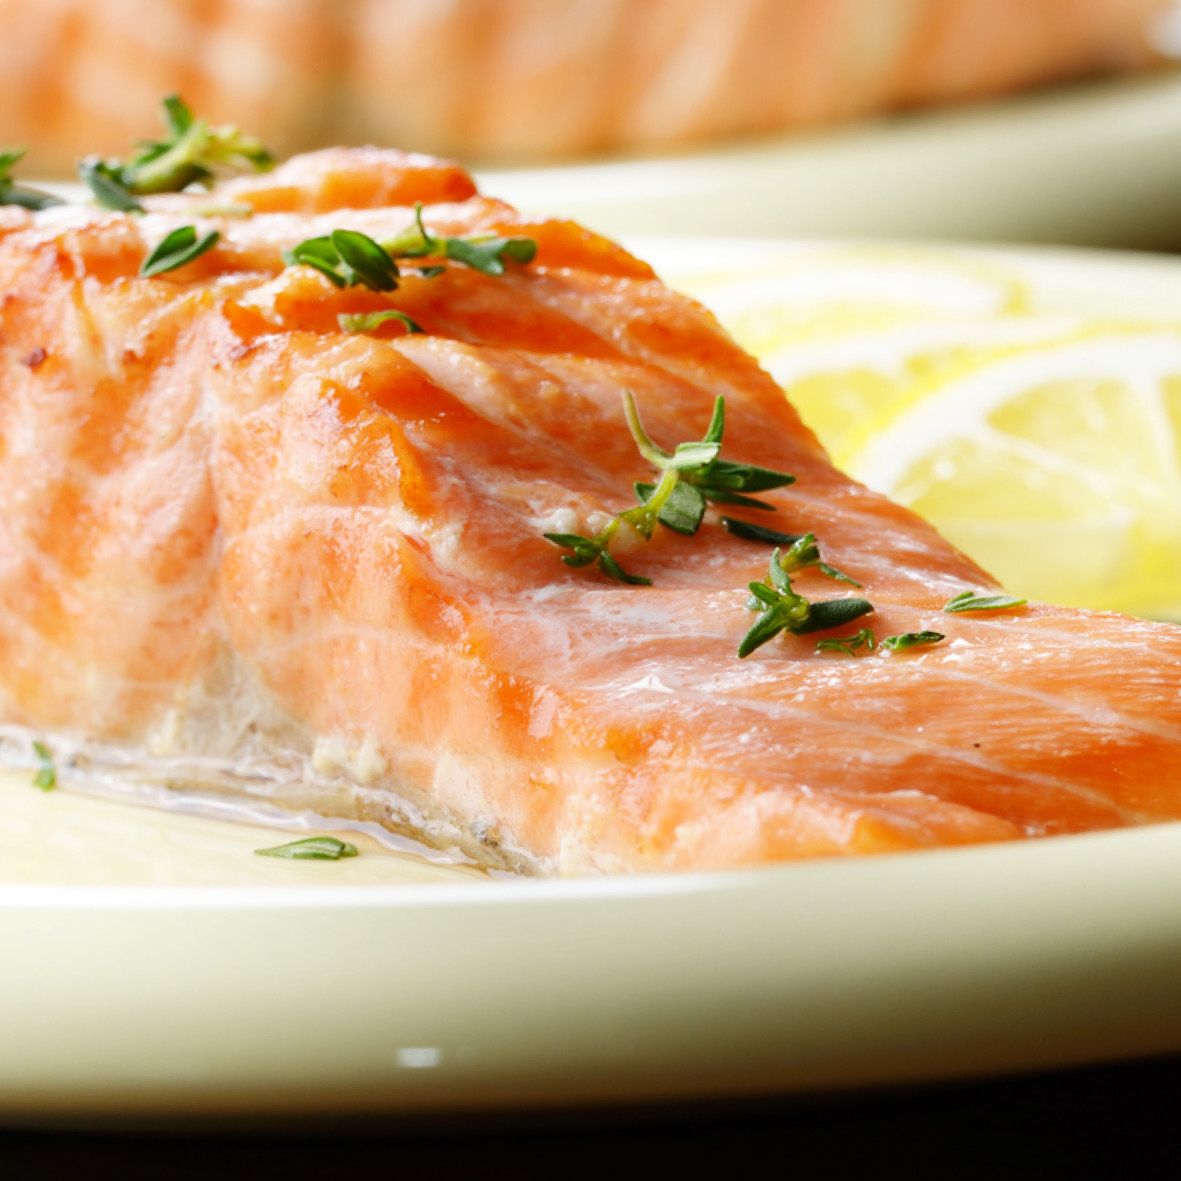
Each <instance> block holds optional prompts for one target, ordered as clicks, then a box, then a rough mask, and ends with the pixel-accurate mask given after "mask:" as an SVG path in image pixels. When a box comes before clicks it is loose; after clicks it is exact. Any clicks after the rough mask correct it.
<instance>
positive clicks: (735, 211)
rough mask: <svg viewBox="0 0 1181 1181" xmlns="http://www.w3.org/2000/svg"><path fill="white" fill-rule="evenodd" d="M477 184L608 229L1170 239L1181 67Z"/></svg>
mask: <svg viewBox="0 0 1181 1181" xmlns="http://www.w3.org/2000/svg"><path fill="white" fill-rule="evenodd" d="M481 182H482V185H483V187H484V188H485V190H486V191H487V192H489V193H495V194H496V195H497V196H500V197H505V198H507V199H508V200H510V201H513V202H515V203H517V204H519V205H520V206H521V207H522V208H523V209H526V210H529V211H532V212H537V213H553V212H554V211H556V210H560V211H562V212H563V214H564V215H565V216H568V217H574V218H576V219H578V220H579V221H583V222H585V223H587V224H588V225H591V226H593V227H594V228H595V229H598V230H600V231H601V232H603V233H606V234H614V235H629V234H706V235H716V234H729V235H742V236H768V235H770V236H778V235H784V234H806V235H810V236H814V235H821V236H826V235H859V236H860V235H868V236H873V237H883V236H889V237H905V238H930V237H947V238H979V239H989V240H993V241H998V240H999V241H1014V242H1016V241H1023V242H1030V241H1043V242H1070V243H1075V244H1079V245H1084V244H1085V245H1103V246H1125V247H1161V246H1165V245H1172V246H1181V209H1179V207H1178V203H1177V193H1178V191H1181V72H1179V71H1177V70H1170V71H1165V72H1163V73H1160V74H1155V75H1149V76H1145V77H1137V78H1123V79H1117V80H1113V81H1102V82H1090V83H1083V84H1078V85H1074V86H1068V87H1061V88H1057V89H1053V90H1048V91H1043V92H1038V93H1034V94H1028V95H1023V96H1021V97H1018V98H1012V99H1008V100H1002V101H997V102H989V103H981V104H976V105H972V106H968V107H963V108H960V109H951V110H947V109H944V110H939V111H934V112H929V113H921V114H913V115H906V116H901V117H894V118H885V119H881V120H878V121H874V122H869V123H859V124H855V125H852V126H849V127H844V128H822V129H819V130H817V131H815V132H812V133H808V134H795V135H790V136H784V137H781V138H773V139H767V140H753V141H749V142H748V143H743V144H738V145H736V146H733V147H728V148H722V149H718V148H713V149H708V150H703V151H698V152H693V153H688V154H685V155H670V156H665V157H656V158H638V159H634V160H620V161H611V162H606V163H601V164H574V165H568V166H565V167H547V168H526V169H516V170H501V171H495V172H491V171H490V172H487V173H484V174H483V175H482V176H481Z"/></svg>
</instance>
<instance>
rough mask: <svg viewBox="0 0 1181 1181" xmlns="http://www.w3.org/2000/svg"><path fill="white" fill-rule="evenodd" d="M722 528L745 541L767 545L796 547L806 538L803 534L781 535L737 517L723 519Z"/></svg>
mask: <svg viewBox="0 0 1181 1181" xmlns="http://www.w3.org/2000/svg"><path fill="white" fill-rule="evenodd" d="M722 528H723V529H725V530H726V532H727V533H732V534H734V536H735V537H741V538H742V540H743V541H761V542H763V543H764V544H765V545H795V543H796V542H797V541H799V540H800V538H801V537H803V536H804V534H802V533H780V532H779V530H778V529H768V528H766V526H764V525H755V524H752V523H751V522H750V521H740V520H738V519H737V518H736V517H723V518H722Z"/></svg>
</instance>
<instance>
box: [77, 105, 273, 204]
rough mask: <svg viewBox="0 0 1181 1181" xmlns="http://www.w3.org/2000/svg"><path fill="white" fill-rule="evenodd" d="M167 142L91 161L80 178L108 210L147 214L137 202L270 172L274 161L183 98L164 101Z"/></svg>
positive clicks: (262, 149) (252, 141)
mask: <svg viewBox="0 0 1181 1181" xmlns="http://www.w3.org/2000/svg"><path fill="white" fill-rule="evenodd" d="M163 107H164V124H165V127H166V128H167V130H168V134H167V136H166V137H165V138H163V139H159V140H144V141H142V142H141V143H140V146H139V150H138V151H137V152H136V153H135V154H134V155H133V156H131V158H130V159H128V160H126V161H123V160H103V159H101V158H100V157H98V156H88V157H87V158H86V159H85V160H83V161H82V162H81V163H80V164H79V166H78V175H79V176H80V177H81V178H82V180H83V182H84V183H85V184H86V185H87V186H88V187H89V188H90V191H91V193H92V194H93V195H94V199H95V201H97V202H98V204H99V205H101V206H102V207H103V208H104V209H115V210H119V211H120V212H123V213H142V212H143V205H141V204H140V202H139V201H138V200H137V199H136V198H137V197H140V196H144V195H146V194H149V193H179V192H181V191H182V190H184V189H187V188H188V187H189V186H190V185H193V184H199V185H205V186H206V187H208V186H209V185H210V184H211V182H212V181H213V180H214V178H215V177H216V176H217V175H219V174H225V173H234V172H265V171H266V170H267V169H269V168H271V167H273V165H274V158H273V157H272V156H271V154H270V152H268V151H267V149H266V148H265V147H264V146H263V145H262V143H261V142H260V141H259V140H257V139H255V138H254V137H253V136H250V135H243V134H242V132H240V131H239V130H238V129H237V128H236V127H229V126H224V127H213V126H211V125H210V124H209V123H207V122H206V121H205V120H204V119H198V118H196V117H195V116H194V115H193V112H192V111H190V110H189V108H188V106H186V105H185V103H184V101H183V100H182V99H181V98H180V97H179V96H178V95H175V94H173V95H170V96H169V97H168V98H166V99H164V102H163Z"/></svg>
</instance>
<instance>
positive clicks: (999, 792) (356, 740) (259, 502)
mask: <svg viewBox="0 0 1181 1181" xmlns="http://www.w3.org/2000/svg"><path fill="white" fill-rule="evenodd" d="M416 201H419V202H423V203H424V205H425V212H424V216H425V219H426V224H427V225H428V226H429V227H430V228H431V229H432V230H433V231H434V232H436V233H444V234H461V233H464V234H466V233H475V232H496V233H505V234H514V235H527V236H531V237H533V238H535V239H536V241H537V242H538V246H539V249H538V255H537V258H536V260H535V261H534V262H532V263H530V264H528V265H526V266H514V267H510V268H509V270H508V272H507V273H506V274H504V275H503V276H499V277H497V276H491V275H485V274H481V273H478V272H477V271H475V270H471V269H468V268H465V267H462V266H458V265H453V266H451V267H450V268H449V269H448V270H447V271H446V273H444V274H442V275H439V276H437V277H435V278H420V277H416V276H413V275H407V276H406V277H404V279H403V282H402V285H401V287H400V288H399V289H398V290H397V291H396V292H394V293H392V294H378V293H375V292H372V291H368V290H365V289H363V288H349V289H344V290H340V289H337V288H336V287H334V286H333V285H332V284H331V283H330V282H329V281H328V280H327V279H326V278H325V277H324V276H322V275H321V274H320V273H318V272H317V271H315V270H313V269H311V268H309V267H306V266H284V264H283V261H282V259H281V253H280V252H281V250H282V249H284V248H288V247H291V246H293V245H294V244H295V243H297V242H300V241H302V240H303V239H306V238H308V237H310V236H313V235H316V234H322V233H325V232H327V231H329V230H331V229H334V228H342V227H343V228H349V229H354V230H359V231H362V232H364V233H367V234H369V235H371V236H373V237H374V238H377V239H386V238H389V237H391V236H393V235H395V234H396V233H397V232H398V231H400V230H402V229H404V228H405V227H406V226H407V224H408V223H409V222H410V221H411V218H412V209H411V205H412V204H413V203H414V202H416ZM147 203H148V206H149V212H148V213H147V214H146V215H145V216H143V217H138V218H137V217H131V216H127V215H123V214H118V213H105V212H99V211H96V210H93V209H89V208H82V207H59V208H55V209H50V210H47V211H44V212H41V213H37V214H31V213H27V212H25V211H23V210H18V209H13V208H7V209H2V210H0V723H2V733H3V742H2V743H0V752H2V756H0V757H3V759H4V760H5V761H6V762H8V763H10V764H13V765H25V766H28V765H30V760H31V741H32V740H33V739H34V738H36V739H39V740H43V741H45V742H47V743H48V744H49V745H50V746H51V747H52V748H53V750H54V751H55V753H56V754H57V756H58V759H59V763H60V764H61V767H62V777H63V779H64V780H65V781H66V782H67V783H68V781H69V779H70V777H71V776H72V775H75V774H79V773H81V772H83V771H85V772H87V773H90V774H106V775H108V776H112V777H113V778H114V779H116V780H118V781H122V782H132V781H145V782H153V783H162V784H165V785H168V786H172V787H186V788H191V787H196V788H200V789H203V790H207V791H215V792H225V793H232V794H245V795H249V796H252V797H257V798H265V799H268V800H271V801H273V802H276V803H278V804H280V805H281V806H284V807H287V808H292V809H295V808H305V807H312V808H315V809H318V810H319V811H321V812H322V813H326V814H331V815H334V816H342V817H350V818H352V817H355V818H363V819H366V820H376V821H378V822H380V823H382V824H384V825H387V826H389V827H390V828H393V829H398V830H409V831H413V832H416V833H419V834H422V835H425V836H426V837H427V838H428V839H430V840H432V841H435V842H438V843H444V844H446V843H458V844H460V845H462V846H463V847H465V848H467V849H468V850H469V851H472V852H473V853H474V854H475V855H476V856H478V857H479V858H480V859H482V860H483V861H485V862H487V863H490V864H502V865H509V866H512V867H515V868H518V869H523V870H528V871H534V872H542V873H555V872H556V873H576V872H584V871H609V872H610V871H627V870H644V869H668V868H683V867H704V866H735V865H745V864H754V863H760V862H766V861H774V860H779V859H786V858H797V857H807V856H815V855H829V854H848V853H871V852H878V851H885V850H897V849H908V848H918V847H927V846H937V845H956V844H962V843H971V842H981V841H996V840H1005V839H1010V838H1021V837H1034V836H1043V835H1048V834H1054V833H1069V832H1078V831H1083V830H1088V829H1097V828H1108V827H1115V826H1120V825H1131V824H1140V823H1146V822H1151V821H1159V820H1166V819H1175V818H1181V628H1177V627H1174V626H1170V625H1165V624H1154V623H1149V622H1145V621H1143V620H1138V619H1131V618H1125V617H1122V616H1120V615H1115V614H1098V613H1091V612H1085V611H1078V610H1067V609H1062V608H1056V607H1051V606H1043V605H1032V606H1030V607H1028V608H1025V609H1021V610H1016V611H1009V612H1005V613H997V614H979V615H971V614H967V615H950V614H945V613H943V612H942V611H941V606H942V604H943V603H944V602H945V601H946V600H948V599H949V598H950V597H951V596H952V595H954V594H956V593H957V592H959V591H962V590H963V589H965V588H966V587H971V588H976V589H985V590H987V589H988V588H992V587H993V586H994V584H993V583H992V581H991V580H990V579H989V578H988V576H987V575H986V574H984V573H983V572H982V571H981V570H979V569H978V568H977V567H976V566H974V565H973V564H972V563H971V562H970V561H969V560H968V559H967V558H965V557H964V556H963V555H962V554H960V553H958V552H957V551H956V550H954V549H953V548H952V547H951V546H949V545H948V544H947V543H945V542H944V541H943V540H941V539H940V538H939V537H938V536H937V535H936V533H935V532H934V531H933V530H932V529H931V528H930V527H929V526H928V525H926V524H924V523H923V522H922V521H921V520H919V519H918V518H917V517H915V516H914V515H912V514H911V513H909V512H908V511H906V510H904V509H902V508H899V507H897V506H895V505H893V504H891V503H889V502H888V501H886V500H885V499H883V498H882V497H881V496H878V495H876V494H874V493H872V492H870V491H868V490H867V489H865V488H863V487H861V486H860V485H858V484H856V483H854V482H853V481H851V480H849V479H848V478H847V477H845V476H843V475H842V474H841V473H839V472H838V471H836V470H835V469H834V468H833V467H832V466H831V465H830V463H829V461H828V459H827V457H826V456H825V454H824V452H823V451H822V449H821V448H820V446H819V445H818V444H817V442H816V440H815V439H814V437H813V436H812V435H811V434H810V433H809V432H808V431H807V430H806V429H805V428H804V427H803V426H802V425H801V423H800V422H799V420H798V418H797V417H796V415H795V413H794V411H793V410H792V408H791V407H790V406H789V405H788V404H787V402H786V400H785V399H784V396H783V394H782V392H781V391H780V390H779V389H778V388H777V387H776V386H775V384H774V383H773V382H772V380H771V379H770V378H769V377H768V376H767V375H766V374H765V373H764V372H763V371H762V370H760V369H759V367H758V366H757V364H756V363H755V362H754V361H753V360H752V359H751V358H750V357H748V356H746V355H745V354H744V353H743V352H742V351H741V350H740V349H739V348H738V347H737V346H736V345H735V344H734V343H733V342H732V341H731V340H730V339H729V338H728V337H727V336H726V334H725V333H724V332H723V331H722V330H721V329H720V328H719V327H718V325H717V323H716V322H715V321H714V319H713V318H712V317H711V316H710V315H709V314H708V313H707V312H706V311H705V310H704V309H702V308H701V307H700V306H698V305H697V304H695V303H693V302H692V301H691V300H689V299H686V298H684V297H682V296H680V295H678V294H676V293H675V292H673V291H670V290H669V289H668V288H667V287H665V286H664V285H663V284H662V283H661V282H660V281H659V280H658V279H657V278H656V277H655V276H654V275H653V273H652V271H651V270H650V268H649V267H648V266H646V265H645V264H644V263H643V262H641V261H639V260H637V259H636V258H633V257H632V256H631V255H630V254H628V253H626V252H625V251H624V250H622V249H620V248H619V247H617V246H615V245H613V244H611V243H610V242H607V241H605V240H603V239H601V238H598V237H596V236H595V235H594V234H592V233H590V232H588V231H586V230H584V229H582V228H580V227H579V226H577V225H574V224H571V223H569V222H563V221H546V222H542V223H525V222H523V221H522V220H521V219H520V218H519V217H518V216H517V215H516V214H515V213H514V212H513V210H512V209H511V208H509V207H507V206H506V205H504V204H502V203H500V202H498V201H495V200H492V199H489V198H486V197H482V196H479V195H477V194H476V193H475V191H474V189H473V186H472V183H471V181H470V179H469V178H468V177H467V175H466V174H465V173H464V172H462V171H461V170H459V169H458V168H456V167H454V166H452V165H449V164H446V163H443V162H439V161H434V160H430V159H427V158H423V157H415V156H407V155H403V154H400V153H396V152H389V151H379V150H376V149H361V150H353V151H347V150H331V151H325V152H320V153H316V154H313V155H309V156H303V157H297V158H295V159H293V160H291V161H289V162H288V163H287V164H286V165H284V166H282V167H281V168H279V169H278V170H277V171H276V172H274V173H272V174H270V175H268V176H265V177H261V178H251V179H248V180H238V181H232V182H229V183H227V184H225V185H223V186H222V187H221V188H220V189H219V190H218V191H217V192H215V193H214V194H212V195H211V196H195V197H193V196H187V195H184V196H170V197H159V198H151V199H149V200H148V202H147ZM227 204H230V205H236V206H247V207H249V208H251V209H253V210H254V211H255V212H254V213H253V214H252V215H251V216H237V217H230V216H226V217H222V218H220V219H218V218H211V217H208V216H204V215H202V214H201V213H200V211H201V210H204V209H208V208H209V207H210V206H211V205H215V206H218V207H222V206H226V205H227ZM194 219H196V220H197V222H198V224H199V225H200V226H201V227H203V228H204V227H208V226H211V225H216V226H217V228H219V229H220V231H221V233H222V238H221V241H220V242H219V243H218V245H217V246H216V247H215V248H214V249H213V250H211V251H209V252H208V253H206V254H204V255H202V256H201V257H200V258H199V259H197V260H196V261H195V262H192V263H189V264H188V265H186V266H184V267H181V268H179V269H177V270H174V271H172V272H170V273H168V274H165V275H161V276H158V277H155V278H141V277H139V275H138V273H137V272H138V268H139V267H140V264H141V262H142V260H143V259H144V257H145V254H146V252H147V251H148V249H149V248H150V247H151V246H152V245H154V244H155V243H156V242H158V241H159V240H160V239H161V238H163V236H164V235H165V234H166V233H167V232H168V231H169V230H171V229H173V228H175V227H177V226H178V225H182V224H188V223H191V222H193V221H194ZM389 306H395V307H397V308H399V309H401V310H402V311H403V312H405V313H406V314H408V315H409V316H411V317H413V319H414V320H415V321H417V322H418V324H420V325H421V326H422V328H423V329H424V332H423V333H422V334H419V335H404V334H401V333H402V329H401V327H400V326H399V325H393V324H389V325H386V326H384V327H381V328H379V329H376V330H375V331H374V332H371V333H362V334H353V335H349V334H347V333H344V332H342V331H341V329H340V327H339V325H338V321H337V316H338V315H339V314H340V313H345V312H358V311H365V310H374V309H378V308H383V307H389ZM623 388H626V389H629V390H631V391H633V393H634V395H635V397H636V400H637V402H638V404H639V406H640V408H641V411H642V413H643V415H644V418H645V421H646V422H647V424H648V427H649V429H650V431H651V433H652V435H653V437H654V438H655V439H657V440H658V441H662V442H664V443H666V444H668V445H670V446H671V445H672V444H674V443H677V442H680V441H683V440H686V439H692V438H699V437H701V435H702V433H703V431H704V430H705V427H706V423H707V421H708V420H709V418H710V413H711V406H712V403H713V400H714V397H715V396H716V395H718V394H721V395H724V397H725V399H726V408H727V427H726V434H725V441H724V450H723V454H724V456H727V457H729V458H733V459H735V460H738V461H741V462H746V463H754V464H760V465H763V466H766V467H771V468H777V469H781V470H787V471H790V472H793V473H795V475H796V476H797V482H796V483H795V484H794V485H792V486H790V487H787V488H783V489H780V490H777V491H772V492H768V493H764V494H762V495H763V496H764V498H765V499H766V500H767V501H769V502H771V503H772V504H773V505H774V507H775V510H776V511H775V512H774V513H773V514H772V513H765V512H764V513H758V512H756V511H754V510H751V509H746V510H741V509H740V510H735V512H734V515H736V516H742V515H745V516H747V518H748V519H751V520H758V521H759V522H760V523H762V524H765V525H772V526H774V527H775V528H777V529H781V530H784V531H787V532H795V533H799V532H803V531H806V530H810V531H813V532H815V533H816V535H817V536H818V537H819V539H820V541H821V544H822V546H823V549H824V553H825V556H826V558H827V559H828V560H829V561H831V562H833V563H835V564H836V565H839V566H840V567H841V568H842V569H844V570H845V571H847V572H848V573H849V574H851V575H852V576H854V577H856V578H857V579H859V580H860V581H861V582H863V583H864V585H865V592H864V593H865V595H866V596H867V597H868V598H869V599H871V600H872V602H873V603H874V604H875V605H876V613H875V614H873V615H870V616H868V617H867V620H866V622H869V623H871V624H872V625H873V627H874V628H875V630H876V631H877V632H878V633H879V634H880V635H885V634H889V633H898V632H905V631H917V630H921V629H929V628H934V629H936V630H938V631H940V632H943V633H945V634H946V636H947V639H946V640H945V641H944V642H943V643H941V644H939V645H938V646H935V647H931V648H928V649H919V650H915V651H913V652H910V653H902V654H896V655H890V656H886V655H877V654H875V655H873V656H869V657H863V658H861V659H846V658H840V657H834V656H831V655H824V654H820V653H817V651H816V650H815V641H816V639H817V637H816V636H815V635H808V636H796V635H791V634H785V635H784V636H781V637H778V638H776V639H775V640H774V641H772V642H771V643H769V644H767V645H765V646H764V647H762V648H760V649H759V650H758V651H757V652H755V653H754V654H753V655H751V656H750V657H748V658H747V659H745V660H739V659H738V658H737V656H736V648H737V645H738V642H739V640H740V639H741V637H742V635H743V634H744V632H745V631H746V629H747V627H748V626H749V624H750V622H751V616H750V613H749V612H748V611H747V610H746V608H745V600H746V597H747V592H746V590H745V587H746V584H747V582H748V581H750V580H752V579H759V578H762V577H765V575H766V570H767V561H768V552H767V548H766V547H763V546H760V545H758V544H753V543H751V542H750V541H746V540H743V539H741V538H738V537H735V536H733V535H731V534H730V533H728V532H726V531H724V530H723V529H722V528H721V527H720V526H719V524H718V523H717V521H716V515H715V514H714V513H712V512H711V514H710V515H709V516H708V517H707V520H706V523H705V524H704V526H703V527H702V529H701V531H700V532H699V533H698V534H697V535H696V536H694V537H686V536H682V535H679V534H677V533H674V532H672V531H670V530H667V529H664V528H658V529H657V531H656V533H655V534H654V536H653V538H652V540H651V541H650V542H648V543H647V544H636V545H634V547H633V548H632V549H631V550H629V551H628V552H626V554H625V553H624V552H623V551H620V557H621V559H622V560H624V562H625V564H626V565H628V566H629V567H630V568H631V569H633V570H636V571H637V572H639V573H642V574H644V575H646V576H648V577H649V578H651V579H652V582H653V585H652V586H651V587H637V586H626V585H623V584H622V583H620V582H616V581H611V580H608V579H606V578H605V577H603V576H602V575H601V574H599V573H598V572H597V571H595V570H592V569H571V568H569V567H567V566H565V565H563V564H562V562H561V561H560V560H559V559H560V554H559V551H558V550H557V549H556V548H555V547H554V546H553V545H551V544H550V543H549V542H547V541H546V540H545V539H544V538H543V536H542V535H543V532H545V531H547V530H548V531H553V530H558V531H570V530H577V531H585V530H586V529H588V528H590V529H593V528H594V527H595V521H596V520H601V519H602V517H603V515H605V514H607V515H609V514H612V513H615V512H617V511H619V510H620V509H622V508H623V507H625V506H626V505H627V504H628V503H629V502H630V501H631V492H630V487H631V482H632V481H633V480H634V479H636V478H644V477H645V474H646V465H645V464H644V462H643V461H642V459H641V458H640V456H639V455H638V453H637V451H636V448H635V445H634V444H633V442H632V439H631V437H630V436H629V434H628V431H627V429H626V427H625V424H624V421H623V416H622V412H621V409H620V391H621V389H623ZM797 587H798V588H799V589H800V590H801V591H802V592H803V593H805V594H806V595H808V596H809V597H812V598H824V597H828V596H830V595H831V594H832V593H833V590H832V588H833V584H832V583H831V582H828V581H827V580H825V579H824V578H823V577H822V576H821V575H820V574H818V573H817V572H816V571H814V570H806V571H804V572H802V573H801V574H800V575H799V576H798V579H797ZM842 630H843V631H845V632H847V631H848V630H849V629H848V628H846V629H842Z"/></svg>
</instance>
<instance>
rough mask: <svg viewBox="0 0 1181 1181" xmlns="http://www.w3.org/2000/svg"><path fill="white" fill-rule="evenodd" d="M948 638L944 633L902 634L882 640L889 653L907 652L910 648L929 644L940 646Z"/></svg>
mask: <svg viewBox="0 0 1181 1181" xmlns="http://www.w3.org/2000/svg"><path fill="white" fill-rule="evenodd" d="M945 638H946V637H945V636H944V634H943V633H942V632H931V631H922V632H902V633H901V634H899V635H896V636H886V638H885V639H884V640H882V647H883V648H885V649H886V651H887V652H905V651H906V650H907V649H908V648H921V647H924V646H926V645H929V644H938V643H939V641H940V640H942V639H945Z"/></svg>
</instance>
